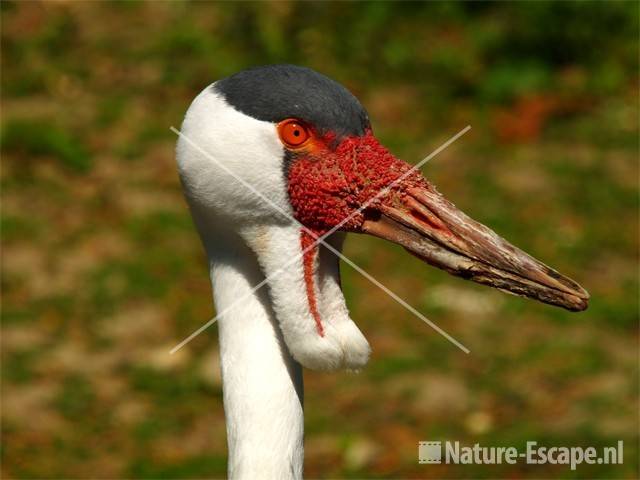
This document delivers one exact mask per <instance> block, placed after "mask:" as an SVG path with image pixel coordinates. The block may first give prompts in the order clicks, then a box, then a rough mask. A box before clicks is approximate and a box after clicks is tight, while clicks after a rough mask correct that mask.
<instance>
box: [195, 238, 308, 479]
mask: <svg viewBox="0 0 640 480" xmlns="http://www.w3.org/2000/svg"><path fill="white" fill-rule="evenodd" d="M215 235H216V237H215V238H216V240H215V245H213V240H211V241H207V240H205V243H206V244H207V245H206V249H207V252H208V255H209V262H210V271H211V280H212V284H213V289H214V300H215V304H216V309H217V311H218V312H224V313H223V314H222V316H221V317H220V318H219V319H218V329H219V340H220V356H221V367H222V379H223V390H224V410H225V417H226V424H227V439H228V445H229V460H228V461H229V464H228V473H229V478H234V479H245V478H246V479H256V478H278V479H298V478H301V477H302V467H303V431H304V416H303V406H302V405H303V384H302V369H301V367H300V365H299V364H298V363H297V362H295V360H293V358H292V357H291V355H290V354H289V351H288V349H287V347H286V345H285V343H284V341H283V339H282V335H281V333H280V330H279V328H278V326H277V321H276V319H275V316H274V314H273V312H272V310H271V307H270V301H269V297H268V293H267V291H266V288H267V287H266V286H265V288H263V289H260V290H258V291H257V292H251V290H252V288H253V286H254V285H256V284H258V283H259V282H260V281H262V279H263V278H264V276H263V274H262V272H261V270H260V268H259V266H258V263H257V261H256V259H255V255H254V254H253V252H252V251H251V250H249V249H248V248H247V247H245V246H244V244H243V242H242V241H241V240H240V239H239V238H236V239H234V238H233V237H232V238H227V239H226V240H221V235H220V231H219V229H217V230H216V233H215ZM205 238H206V239H212V238H213V237H211V236H209V235H203V239H205Z"/></svg>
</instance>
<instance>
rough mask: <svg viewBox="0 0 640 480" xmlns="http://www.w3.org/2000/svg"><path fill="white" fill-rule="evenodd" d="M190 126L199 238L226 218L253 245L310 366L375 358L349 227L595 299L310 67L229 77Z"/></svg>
mask: <svg viewBox="0 0 640 480" xmlns="http://www.w3.org/2000/svg"><path fill="white" fill-rule="evenodd" d="M182 134H183V136H181V138H180V140H179V143H178V164H179V170H180V174H181V179H182V182H183V186H184V190H185V195H186V196H187V199H188V200H189V203H190V205H191V208H192V212H193V214H194V218H195V219H196V223H197V224H199V225H200V227H199V228H200V231H201V235H202V233H203V231H204V230H207V229H209V228H210V226H209V225H210V224H211V223H212V221H213V220H212V219H215V222H214V223H216V225H218V226H219V228H220V229H221V230H224V229H232V230H234V231H236V232H237V233H238V234H239V236H240V237H241V238H242V239H243V241H244V242H245V243H246V244H247V245H248V246H249V247H250V248H251V250H252V251H253V252H254V253H255V256H256V259H257V262H258V264H259V265H260V267H261V269H262V270H263V273H264V275H265V278H266V282H267V283H268V285H269V294H270V298H271V301H272V308H273V310H274V312H275V315H276V317H277V319H278V323H279V326H280V329H281V331H282V334H283V337H284V340H285V342H286V344H287V347H288V349H289V350H290V352H291V353H292V355H293V356H294V358H296V359H297V360H298V361H299V362H300V363H302V364H303V365H305V366H308V367H310V368H315V369H334V368H338V367H341V366H343V367H347V368H356V369H357V368H360V367H361V366H362V365H364V363H366V361H367V359H368V356H369V346H368V343H367V342H366V339H365V338H364V336H363V335H362V333H361V332H360V330H359V329H358V328H357V327H356V326H355V324H354V323H353V321H352V320H351V319H350V317H349V313H348V310H347V307H346V305H345V302H344V297H343V295H342V292H341V287H340V278H339V268H338V262H337V258H336V257H335V255H334V254H335V253H336V252H338V253H339V251H340V248H341V245H342V239H343V237H344V234H345V233H349V232H351V233H358V234H369V235H373V236H376V237H380V238H383V239H386V240H389V241H391V242H394V243H397V244H399V245H401V246H402V247H404V248H405V249H406V250H407V251H408V252H410V253H411V254H413V255H414V256H416V257H418V258H419V259H421V260H422V261H424V262H426V263H428V264H430V265H433V266H436V267H438V268H441V269H443V270H445V271H447V272H448V273H450V274H453V275H456V276H459V277H462V278H465V279H468V280H472V281H475V282H478V283H481V284H483V285H487V286H490V287H494V288H497V289H499V290H502V291H505V292H508V293H512V294H515V295H520V296H523V297H529V298H532V299H534V300H538V301H541V302H544V303H547V304H550V305H555V306H559V307H562V308H565V309H567V310H571V311H580V310H584V309H586V308H587V305H588V299H589V294H588V293H587V292H586V291H585V290H584V289H583V288H582V287H581V286H580V285H578V284H577V283H576V282H574V281H573V280H571V279H569V278H568V277H566V276H563V275H561V274H560V273H558V272H557V271H555V270H553V269H551V268H550V267H548V266H546V265H544V264H543V263H542V262H540V261H538V260H536V259H535V258H533V257H532V256H530V255H528V254H527V253H525V252H523V251H522V250H520V249H518V248H516V247H515V246H513V245H511V244H510V243H509V242H507V241H506V240H504V239H503V238H501V237H500V236H499V235H497V234H496V233H495V232H493V231H492V230H491V229H489V228H488V227H486V226H484V225H482V224H480V223H478V222H476V221H474V220H473V219H471V218H469V217H468V216H467V215H465V214H464V213H463V212H462V211H460V210H459V209H458V208H456V207H455V205H454V204H453V203H451V202H450V201H448V200H447V199H446V198H445V197H444V196H443V195H442V194H440V193H439V192H438V191H437V190H436V188H435V187H434V185H433V184H432V183H430V182H429V181H428V180H427V179H426V178H425V177H424V176H423V175H422V174H421V173H420V171H419V170H417V169H415V168H413V167H412V166H411V165H410V164H408V163H406V162H404V161H402V160H399V159H398V158H396V157H395V156H394V155H393V154H392V153H391V152H390V151H389V150H388V149H386V148H385V147H384V146H383V145H382V144H381V143H380V142H379V141H378V140H377V139H376V137H375V136H374V134H373V131H372V128H371V124H370V121H369V117H368V115H367V112H366V111H365V109H364V108H363V106H362V105H361V104H360V102H359V101H358V100H357V99H356V98H355V97H354V96H353V95H352V94H351V93H349V91H348V90H347V89H346V88H344V87H343V86H341V85H340V84H338V83H337V82H335V81H333V80H331V79H329V78H327V77H325V76H323V75H321V74H319V73H317V72H315V71H313V70H310V69H307V68H303V67H296V66H292V65H271V66H266V67H257V68H253V69H249V70H245V71H242V72H240V73H238V74H235V75H232V76H231V77H227V78H225V79H222V80H219V81H218V82H216V83H214V84H213V85H211V86H210V87H208V88H207V89H205V90H204V91H203V92H202V93H201V94H200V95H199V96H198V97H197V98H196V100H194V102H193V104H192V105H191V107H190V109H189V111H188V112H187V115H186V118H185V121H184V124H183V127H182ZM210 255H211V252H210ZM214 288H215V286H214Z"/></svg>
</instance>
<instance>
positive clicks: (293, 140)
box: [278, 118, 311, 148]
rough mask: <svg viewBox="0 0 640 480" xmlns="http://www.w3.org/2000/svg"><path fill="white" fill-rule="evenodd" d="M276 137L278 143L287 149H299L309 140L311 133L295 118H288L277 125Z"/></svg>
mask: <svg viewBox="0 0 640 480" xmlns="http://www.w3.org/2000/svg"><path fill="white" fill-rule="evenodd" d="M278 136H279V137H280V141H281V142H282V143H283V144H284V145H285V146H286V147H288V148H300V147H302V146H303V145H304V144H305V143H307V141H308V140H309V138H310V137H311V133H310V132H309V129H308V128H307V126H306V125H305V124H304V123H303V122H301V121H300V120H297V119H295V118H288V119H286V120H283V121H282V122H280V123H278Z"/></svg>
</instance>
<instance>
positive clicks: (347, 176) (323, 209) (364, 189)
mask: <svg viewBox="0 0 640 480" xmlns="http://www.w3.org/2000/svg"><path fill="white" fill-rule="evenodd" d="M293 156H294V159H293V162H292V164H291V166H290V169H289V179H288V180H289V185H288V189H289V199H290V202H291V205H292V207H293V211H294V216H295V217H296V219H297V220H298V221H299V222H300V223H302V224H303V225H304V226H306V227H307V228H309V229H311V230H313V231H314V232H316V233H318V234H323V233H325V232H327V231H329V230H331V229H332V228H333V227H335V226H336V225H338V224H340V223H341V222H342V221H344V220H345V219H346V218H348V217H349V216H350V215H353V217H352V218H349V220H348V221H347V222H345V224H344V225H341V226H340V230H343V231H351V232H358V231H360V230H361V226H362V223H363V222H364V218H365V214H364V212H358V209H359V208H360V207H362V205H364V204H365V203H366V202H368V201H370V200H371V199H372V198H374V197H375V196H376V195H378V194H379V193H380V192H381V191H382V190H383V189H384V188H386V187H388V186H390V185H392V184H393V186H392V187H391V189H390V190H389V192H387V193H385V194H384V195H382V196H381V198H377V199H376V200H374V201H373V202H372V203H371V207H376V206H377V205H378V204H379V203H380V202H384V203H386V204H388V205H393V204H396V203H400V202H401V201H402V199H403V198H404V196H405V195H406V193H405V192H407V191H408V189H410V188H412V187H422V188H428V187H427V186H428V184H427V182H426V181H425V180H424V178H423V177H422V175H421V174H420V173H419V172H417V171H415V172H411V173H409V174H408V175H406V177H405V178H403V179H402V180H400V181H399V182H397V184H394V182H396V181H397V180H398V179H399V178H400V177H402V176H403V175H405V174H406V173H407V172H408V171H409V170H410V169H411V165H409V164H408V163H405V162H403V161H401V160H398V159H397V158H396V157H394V156H393V155H392V154H391V153H390V152H389V151H388V150H387V149H386V148H385V147H384V146H382V145H381V144H380V143H379V142H378V140H377V139H376V138H375V137H374V136H373V134H372V133H371V131H370V130H368V131H367V132H365V134H364V135H363V136H361V137H357V136H352V137H346V138H344V139H341V140H340V141H336V136H335V135H334V134H332V133H328V134H325V135H323V136H321V137H318V136H315V138H314V139H313V142H311V143H310V145H309V146H308V147H307V148H305V149H302V150H301V151H297V152H293ZM355 212H357V213H355ZM354 213H355V214H354Z"/></svg>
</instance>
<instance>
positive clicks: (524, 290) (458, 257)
mask: <svg viewBox="0 0 640 480" xmlns="http://www.w3.org/2000/svg"><path fill="white" fill-rule="evenodd" d="M360 231H361V232H362V233H368V234H371V235H375V236H377V237H381V238H384V239H387V240H390V241H392V242H394V243H397V244H400V245H402V246H403V247H404V248H405V249H407V250H408V251H409V252H410V253H412V254H414V255H416V256H417V257H419V258H420V259H422V260H424V261H425V262H427V263H429V264H431V265H433V266H436V267H438V268H441V269H443V270H446V271H447V272H449V273H450V274H452V275H456V276H459V277H462V278H465V279H468V280H473V281H474V282H478V283H481V284H483V285H488V286H490V287H493V288H497V289H499V290H502V291H505V292H509V293H513V294H515V295H519V296H523V297H529V298H533V299H535V300H538V301H541V302H544V303H548V304H550V305H557V306H560V307H563V308H566V309H567V310H571V311H581V310H585V309H586V308H587V306H588V300H589V294H588V293H587V291H586V290H585V289H584V288H582V287H581V286H580V285H578V284H577V283H576V282H574V281H573V280H571V279H570V278H567V277H565V276H563V275H561V274H560V273H558V272H556V271H555V270H553V269H551V268H549V267H548V266H546V265H544V264H543V263H542V262H540V261H538V260H536V259H535V258H533V257H531V256H530V255H528V254H527V253H525V252H523V251H522V250H520V249H518V248H516V247H514V246H513V245H511V244H510V243H509V242H507V241H506V240H504V239H503V238H501V237H500V236H498V235H497V234H496V233H495V232H493V231H492V230H490V229H489V228H487V227H486V226H484V225H482V224H481V223H478V222H476V221H475V220H473V219H471V218H469V217H468V216H467V215H465V214H464V213H463V212H462V211H460V210H459V209H458V208H456V206H455V205H453V204H452V203H451V202H449V201H448V200H447V199H446V198H444V196H442V195H441V194H440V193H439V192H438V191H437V190H436V189H435V187H433V185H431V184H430V183H428V182H425V184H424V186H421V187H411V188H408V189H407V190H406V191H404V192H402V195H400V196H392V197H389V198H387V199H385V200H383V201H382V202H380V203H378V204H377V206H376V207H375V209H369V210H367V211H366V216H365V220H364V222H363V224H362V227H361V230H360Z"/></svg>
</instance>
